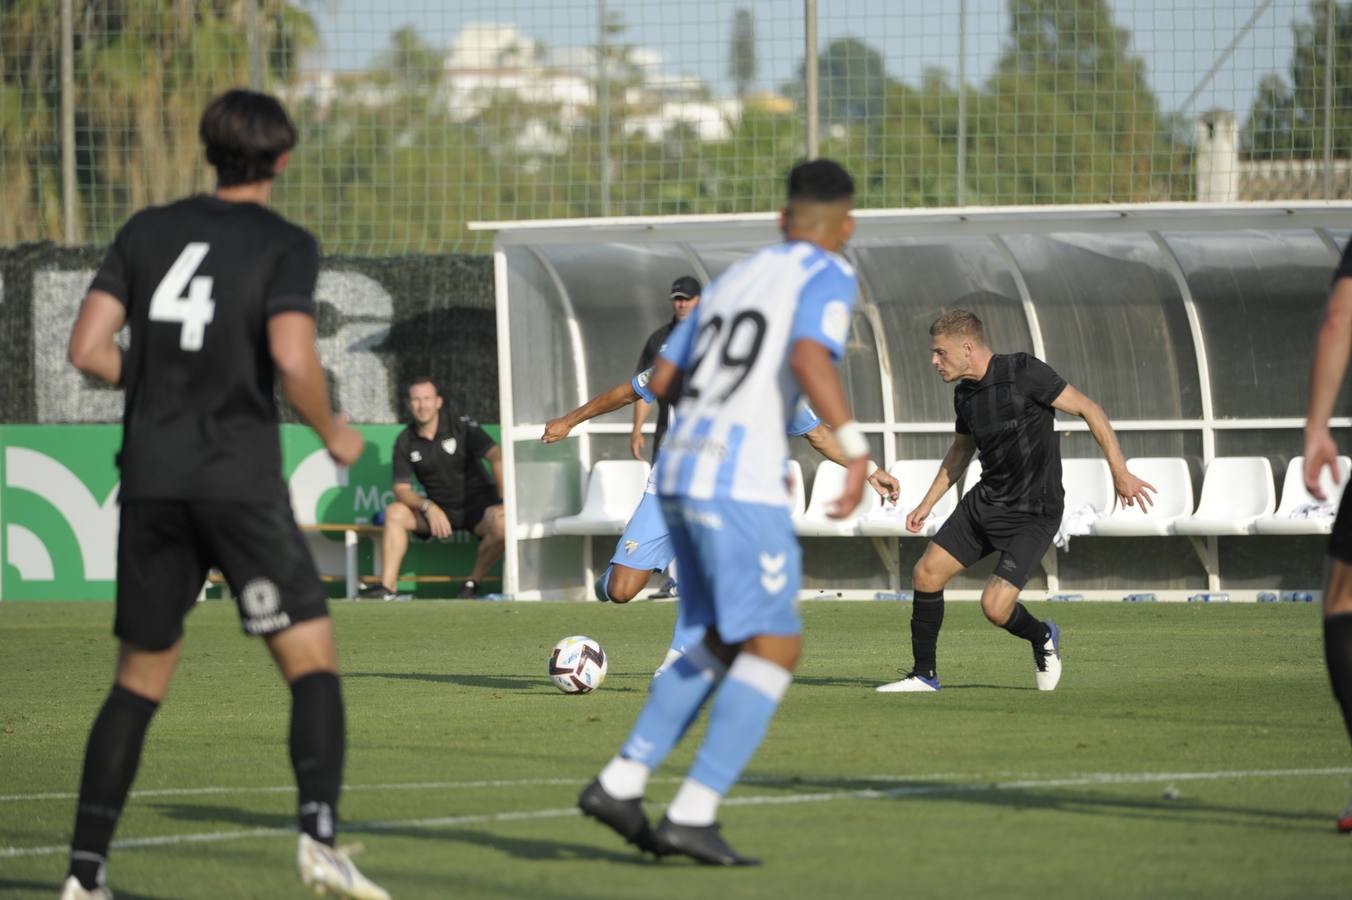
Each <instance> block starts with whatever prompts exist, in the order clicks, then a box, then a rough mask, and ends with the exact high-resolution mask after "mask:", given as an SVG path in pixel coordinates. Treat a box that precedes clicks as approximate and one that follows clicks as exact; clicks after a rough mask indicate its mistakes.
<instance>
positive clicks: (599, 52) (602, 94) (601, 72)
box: [596, 0, 610, 216]
mask: <svg viewBox="0 0 1352 900" xmlns="http://www.w3.org/2000/svg"><path fill="white" fill-rule="evenodd" d="M596 30H597V33H598V35H599V36H598V38H597V41H596V105H597V106H598V107H599V108H600V112H601V215H602V216H609V215H610V66H609V64H608V60H607V59H606V0H596Z"/></svg>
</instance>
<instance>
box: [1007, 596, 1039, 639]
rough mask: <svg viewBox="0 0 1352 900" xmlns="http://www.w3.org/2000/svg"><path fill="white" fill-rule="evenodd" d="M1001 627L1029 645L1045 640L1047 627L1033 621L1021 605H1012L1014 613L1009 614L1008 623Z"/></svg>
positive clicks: (1031, 615) (1031, 616) (1030, 614)
mask: <svg viewBox="0 0 1352 900" xmlns="http://www.w3.org/2000/svg"><path fill="white" fill-rule="evenodd" d="M1001 627H1003V628H1004V629H1005V631H1008V632H1009V633H1010V634H1012V635H1014V636H1015V637H1021V638H1023V639H1024V640H1025V641H1028V642H1029V643H1033V644H1040V643H1042V642H1043V641H1045V640H1047V626H1046V625H1043V624H1042V623H1041V622H1039V621H1038V620H1037V619H1035V618H1034V617H1033V614H1032V613H1030V612H1029V611H1028V610H1027V609H1025V608H1024V605H1023V604H1022V603H1017V602H1016V603H1015V604H1014V612H1012V613H1010V616H1009V621H1008V622H1006V623H1005V624H1004V625H1003V626H1001Z"/></svg>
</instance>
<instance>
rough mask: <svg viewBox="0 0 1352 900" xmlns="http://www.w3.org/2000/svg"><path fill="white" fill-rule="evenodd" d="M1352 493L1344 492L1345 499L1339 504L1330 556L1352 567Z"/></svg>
mask: <svg viewBox="0 0 1352 900" xmlns="http://www.w3.org/2000/svg"><path fill="white" fill-rule="evenodd" d="M1349 501H1352V491H1343V499H1342V501H1341V502H1340V503H1339V504H1338V518H1336V519H1334V520H1333V533H1332V534H1330V535H1329V556H1332V557H1333V558H1334V559H1336V560H1338V561H1339V562H1344V563H1347V564H1348V565H1352V506H1348V502H1349Z"/></svg>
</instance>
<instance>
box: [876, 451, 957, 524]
mask: <svg viewBox="0 0 1352 900" xmlns="http://www.w3.org/2000/svg"><path fill="white" fill-rule="evenodd" d="M942 463H943V460H941V459H899V460H897V461H896V462H894V463H892V465H891V466H889V467H888V469H887V471H888V472H889V473H890V474H891V475H892V477H893V478H895V479H897V481H899V482H900V483H901V493H900V496H898V497H897V505H896V507H895V509H891V508H889V507H888V504H887V503H886V501H884V502H883V504H882V506H880V508H879V509H878V510H875V512H874V513H873V514H871V515H869V516H868V517H867V518H865V519H864V520H863V521H861V522H860V523H859V533H860V534H862V535H867V536H869V537H928V536H929V535H932V534H934V533H935V532H936V531H938V530H939V526H940V525H942V524H944V520H945V519H947V518H948V517H949V516H950V515H952V513H953V510H954V509H956V508H957V505H958V492H957V491H956V490H953V489H951V488H950V489H949V490H948V491H946V492H944V495H943V496H942V497H940V498H939V502H938V503H936V504H934V509H933V510H932V511H931V513H930V519H929V521H927V522H926V523H925V527H924V528H922V529H920V531H918V532H915V533H912V532H910V531H907V530H906V517H907V516H908V515H910V512H911V510H913V509H915V508H916V507H917V506H919V505H920V501H921V500H924V499H925V494H927V493H928V492H929V489H930V485H931V484H933V483H934V476H935V475H937V474H938V473H939V466H940V465H941V464H942ZM882 510H887V514H886V515H883V512H882Z"/></svg>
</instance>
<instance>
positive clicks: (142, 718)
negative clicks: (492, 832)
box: [62, 91, 389, 900]
mask: <svg viewBox="0 0 1352 900" xmlns="http://www.w3.org/2000/svg"><path fill="white" fill-rule="evenodd" d="M200 133H201V137H202V141H203V143H205V144H206V158H207V161H208V162H209V163H211V165H212V166H213V167H215V169H216V175H217V187H216V190H215V192H214V193H213V194H210V195H199V196H195V197H190V198H187V199H185V200H180V201H178V202H176V203H171V204H169V205H168V206H162V207H154V208H149V209H145V210H142V211H141V212H139V213H137V214H136V215H134V216H133V217H132V218H131V219H130V220H129V221H128V222H127V223H126V225H124V226H123V227H122V230H121V231H120V232H118V234H117V237H116V239H115V240H114V241H113V245H112V247H110V248H109V250H108V255H107V257H106V258H105V259H104V262H103V265H102V266H101V267H100V268H99V271H98V274H97V275H95V276H94V281H93V283H92V284H91V285H90V288H89V294H88V296H87V297H86V298H85V301H84V305H83V307H82V308H81V310H80V315H79V318H78V319H77V320H76V322H75V327H74V330H73V331H72V333H71V338H70V361H71V362H72V363H73V364H74V365H75V366H76V367H77V368H79V369H80V370H81V371H83V372H86V373H88V374H89V375H92V376H94V377H96V378H99V379H102V380H103V381H106V382H108V383H109V384H115V385H121V386H122V387H124V388H125V390H126V408H125V412H124V415H123V424H122V429H123V433H122V451H121V453H120V454H119V455H118V464H119V466H120V467H121V470H122V482H121V490H120V495H119V497H120V502H121V525H120V528H121V530H120V532H119V535H118V554H117V612H116V621H115V623H114V626H113V633H114V634H115V635H116V636H117V638H118V641H119V648H118V659H117V670H116V676H115V678H114V683H113V687H112V690H111V691H110V692H109V694H108V697H107V699H106V700H105V702H104V704H103V708H102V710H101V711H100V712H99V714H98V717H97V718H96V719H95V720H94V726H93V729H92V730H91V732H90V735H89V743H88V746H87V747H86V750H85V760H84V772H83V775H82V776H81V779H80V799H79V805H78V807H77V810H76V816H75V834H74V837H73V839H72V841H71V855H70V872H69V875H68V877H67V879H66V881H65V883H64V885H63V893H62V897H63V898H68V900H76V898H85V897H94V898H104V897H111V896H112V894H111V893H110V892H109V890H108V888H107V884H106V874H105V867H106V862H107V857H108V847H109V844H110V842H111V841H112V837H113V831H114V829H115V828H116V827H117V822H118V819H119V817H120V816H121V813H122V807H123V804H124V803H125V802H126V799H127V792H128V791H129V790H130V788H131V784H132V780H133V779H134V777H135V775H136V768H137V764H138V763H139V761H140V756H141V748H142V746H143V744H144V743H145V736H146V730H147V728H148V727H149V725H150V720H151V718H152V717H153V716H154V714H155V711H156V709H157V708H158V707H159V704H160V702H161V701H162V700H163V698H164V695H165V692H166V690H167V689H168V687H169V681H170V679H171V678H172V676H173V673H174V667H175V665H176V664H177V662H178V659H179V655H180V654H181V653H182V649H183V619H184V617H185V616H186V615H187V614H188V613H189V612H190V611H191V610H192V609H193V605H194V601H195V599H196V596H197V593H198V589H199V588H200V587H201V585H202V581H203V579H204V578H205V577H206V573H207V569H208V568H209V567H212V566H215V567H217V568H219V569H220V570H221V571H222V572H223V573H224V574H225V577H226V579H227V581H228V582H229V583H230V587H231V589H232V590H233V592H234V594H235V596H236V597H237V598H238V603H239V613H240V618H241V621H242V624H243V628H244V631H245V633H246V634H251V635H258V636H260V637H262V638H263V640H264V641H265V642H266V643H267V645H268V649H269V651H270V652H271V653H272V657H273V659H274V660H275V661H276V663H277V667H278V668H279V669H280V671H281V674H282V677H283V678H284V679H286V681H287V683H288V684H289V685H290V687H291V698H292V703H291V731H290V752H291V763H292V766H293V768H294V770H295V773H296V783H297V786H298V788H299V817H300V831H301V835H300V843H299V848H298V864H299V866H300V873H301V878H302V880H303V881H304V882H305V883H306V884H307V885H312V886H313V887H315V888H316V889H320V888H323V889H327V890H328V891H331V892H333V893H335V894H337V895H338V896H344V897H355V898H373V900H379V898H388V896H389V895H388V894H386V893H385V891H384V890H382V889H381V888H379V887H378V886H376V885H375V884H373V883H371V882H370V881H368V880H367V879H366V878H365V877H364V876H362V874H361V873H360V872H359V871H357V869H356V867H355V866H353V865H352V863H351V861H350V860H349V859H348V858H347V855H346V854H345V853H344V852H342V851H339V850H335V849H334V847H333V842H334V832H335V820H336V817H337V810H338V792H339V787H340V785H341V784H342V777H343V754H344V744H345V735H344V716H343V700H342V695H341V692H340V688H339V681H338V675H337V667H338V656H337V650H336V647H335V645H334V637H333V625H332V621H331V620H330V618H329V614H328V605H327V601H326V599H325V595H324V591H323V588H322V586H321V584H320V581H319V577H318V574H317V573H316V571H315V565H314V561H313V559H312V558H311V556H310V552H309V549H308V548H307V547H306V545H305V541H304V539H303V538H302V536H301V534H300V531H299V530H298V529H297V527H296V524H295V518H294V516H293V515H292V512H291V504H290V500H289V498H288V495H287V489H286V485H285V483H284V482H283V480H282V471H281V448H280V442H279V436H278V430H277V410H276V406H275V403H274V400H273V384H274V380H275V379H277V378H280V381H281V386H282V390H283V391H284V392H285V393H286V396H287V399H288V400H289V401H290V402H291V404H292V406H294V407H295V409H296V411H297V412H298V413H300V415H301V416H302V418H304V419H305V421H306V422H307V423H309V424H310V426H311V427H312V428H314V430H315V431H316V433H318V435H319V436H320V438H322V439H323V441H324V446H325V447H326V448H327V449H328V452H329V454H330V455H331V456H332V457H333V459H334V460H335V461H336V462H337V463H339V464H340V465H351V464H352V463H353V462H355V461H356V460H357V458H358V457H359V456H360V455H361V452H362V438H361V435H360V434H358V433H357V432H356V431H355V430H354V429H352V428H350V427H349V426H348V425H347V424H346V422H345V421H344V420H342V419H341V418H337V417H335V416H334V415H333V414H332V413H331V412H330V408H329V398H328V391H327V388H326V386H325V379H324V371H323V369H322V368H321V367H320V363H319V357H318V355H317V353H316V352H315V319H314V316H315V302H314V289H315V280H316V278H317V277H318V273H319V247H318V245H317V244H316V242H315V239H314V237H313V236H311V235H310V234H309V232H307V231H305V230H304V229H303V228H300V227H298V226H296V225H293V224H291V223H290V222H288V221H286V220H285V219H283V218H282V217H281V216H279V215H277V214H276V213H274V212H272V211H270V210H269V209H268V208H267V203H268V200H269V197H270V195H271V191H272V181H273V179H274V178H275V177H276V176H277V175H279V174H280V173H281V172H282V170H283V169H284V168H285V167H286V163H287V154H288V152H289V151H290V150H291V148H292V147H293V146H294V145H295V142H296V131H295V127H294V126H293V125H292V124H291V121H290V119H289V118H288V117H287V114H286V111H285V110H284V109H283V108H282V106H281V104H280V103H278V102H277V101H276V100H275V99H273V98H272V97H269V96H267V95H264V94H256V93H251V92H248V91H230V92H229V93H226V94H224V95H222V96H220V97H218V98H217V99H215V100H213V101H212V102H211V104H210V105H209V106H208V107H207V109H206V111H205V112H204V113H203V115H202V122H201V128H200ZM124 323H126V324H129V325H130V327H131V342H130V346H129V348H128V350H127V352H126V353H125V354H124V353H123V352H122V350H121V349H119V347H118V345H117V344H116V343H115V341H114V336H115V335H116V334H117V332H118V331H119V330H120V329H121V328H122V326H123V324H124Z"/></svg>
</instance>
